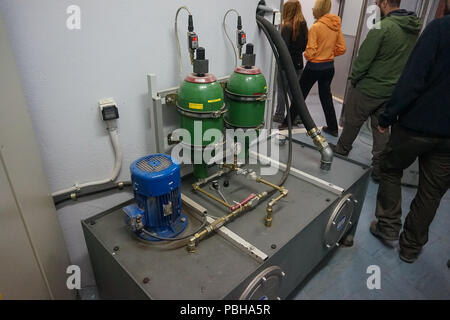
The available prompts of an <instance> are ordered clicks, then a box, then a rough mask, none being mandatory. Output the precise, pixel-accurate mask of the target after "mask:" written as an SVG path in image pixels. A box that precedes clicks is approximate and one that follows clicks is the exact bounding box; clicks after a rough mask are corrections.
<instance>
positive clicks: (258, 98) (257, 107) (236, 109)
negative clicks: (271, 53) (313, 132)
mask: <svg viewBox="0 0 450 320" xmlns="http://www.w3.org/2000/svg"><path fill="white" fill-rule="evenodd" d="M255 61H256V55H255V54H254V52H253V44H251V43H249V44H247V47H246V53H245V54H244V55H243V57H242V66H241V67H238V68H236V69H235V70H234V72H233V74H232V75H231V76H230V78H229V80H228V82H227V88H226V90H225V105H226V109H227V113H226V116H225V125H226V126H227V127H228V128H232V129H243V130H244V131H245V130H248V129H255V130H256V132H257V134H259V129H261V128H263V127H264V113H265V105H266V100H267V82H266V78H265V77H264V75H263V74H262V73H261V69H259V68H257V67H255ZM250 142H251V141H249V138H247V139H246V141H245V146H244V147H243V148H242V150H241V152H244V155H243V156H244V157H245V159H247V157H248V149H249V144H250Z"/></svg>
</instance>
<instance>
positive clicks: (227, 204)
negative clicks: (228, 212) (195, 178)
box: [192, 184, 233, 209]
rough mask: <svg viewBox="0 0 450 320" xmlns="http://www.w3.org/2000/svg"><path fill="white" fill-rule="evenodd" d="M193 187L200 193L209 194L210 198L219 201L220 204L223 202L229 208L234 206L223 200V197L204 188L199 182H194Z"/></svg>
mask: <svg viewBox="0 0 450 320" xmlns="http://www.w3.org/2000/svg"><path fill="white" fill-rule="evenodd" d="M192 188H193V189H194V191H198V192H200V193H203V194H204V195H205V196H207V197H208V198H210V199H212V200H214V201H217V202H219V203H220V204H222V205H223V206H225V207H227V208H228V209H231V208H232V207H233V206H232V205H231V204H229V203H226V202H225V201H223V200H222V199H219V198H218V197H216V196H215V195H213V194H211V193H209V192H208V191H205V190H203V189H202V188H201V187H200V186H199V185H197V184H193V185H192Z"/></svg>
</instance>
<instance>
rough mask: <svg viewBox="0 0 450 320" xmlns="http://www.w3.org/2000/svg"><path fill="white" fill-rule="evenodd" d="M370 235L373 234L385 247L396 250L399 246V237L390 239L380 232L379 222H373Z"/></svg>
mask: <svg viewBox="0 0 450 320" xmlns="http://www.w3.org/2000/svg"><path fill="white" fill-rule="evenodd" d="M370 233H371V234H373V235H374V236H375V237H376V238H378V239H379V240H380V241H381V242H382V243H383V244H384V245H386V246H388V247H391V248H395V247H396V246H397V241H398V239H399V237H388V236H386V235H384V234H382V233H381V232H380V230H378V222H377V221H372V223H371V224H370Z"/></svg>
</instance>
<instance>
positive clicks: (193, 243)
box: [186, 192, 267, 253]
mask: <svg viewBox="0 0 450 320" xmlns="http://www.w3.org/2000/svg"><path fill="white" fill-rule="evenodd" d="M265 196H267V193H266V192H262V193H260V194H259V195H257V196H256V197H255V199H258V200H261V199H263V198H264V197H265ZM251 207H252V201H250V202H247V203H246V204H244V205H243V206H241V207H239V208H238V209H236V210H234V211H233V212H231V213H229V214H228V215H226V216H225V217H221V218H218V219H216V220H214V221H213V222H212V223H211V224H210V225H209V226H207V227H206V228H205V229H203V230H202V231H201V232H198V233H196V234H195V235H194V236H192V237H191V238H190V239H189V242H188V244H187V246H186V250H187V251H188V252H189V253H194V252H195V250H196V247H197V244H198V243H199V242H200V241H201V240H202V239H203V238H205V237H206V236H207V235H208V234H210V233H212V232H214V231H216V230H217V229H219V228H221V227H223V226H224V225H226V224H227V223H228V222H229V221H230V220H231V219H233V218H235V217H237V216H238V215H239V214H241V213H244V212H246V211H247V210H248V209H250V208H251Z"/></svg>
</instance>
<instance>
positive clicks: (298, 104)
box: [256, 15, 316, 131]
mask: <svg viewBox="0 0 450 320" xmlns="http://www.w3.org/2000/svg"><path fill="white" fill-rule="evenodd" d="M256 21H257V23H258V24H259V25H262V26H264V28H265V30H266V31H267V34H266V36H267V38H268V39H269V38H270V39H271V41H273V44H274V46H275V47H276V49H277V51H278V54H279V58H280V62H281V66H282V69H281V70H284V72H285V74H286V78H287V81H288V83H289V88H290V89H291V93H292V98H293V101H292V107H293V108H295V111H296V112H297V114H298V115H300V118H301V119H302V121H303V124H304V125H305V128H306V129H307V130H308V131H311V130H313V129H315V128H316V124H315V123H314V120H313V118H312V117H311V115H310V113H309V111H308V108H307V107H306V103H305V99H304V97H303V93H302V90H301V89H300V84H299V82H298V78H297V74H296V72H295V68H294V63H293V62H292V58H291V55H290V53H289V49H288V47H287V45H286V43H285V42H284V40H283V38H282V37H281V35H280V33H279V32H278V30H277V29H275V28H274V26H273V25H272V24H271V23H270V22H269V21H267V20H266V19H265V18H264V17H261V16H258V15H257V16H256Z"/></svg>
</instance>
